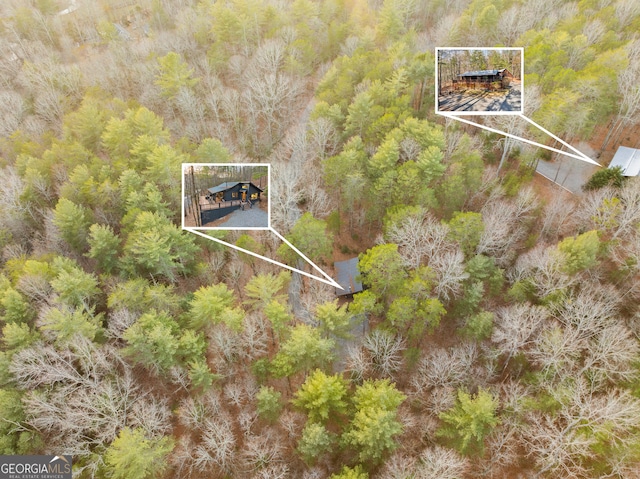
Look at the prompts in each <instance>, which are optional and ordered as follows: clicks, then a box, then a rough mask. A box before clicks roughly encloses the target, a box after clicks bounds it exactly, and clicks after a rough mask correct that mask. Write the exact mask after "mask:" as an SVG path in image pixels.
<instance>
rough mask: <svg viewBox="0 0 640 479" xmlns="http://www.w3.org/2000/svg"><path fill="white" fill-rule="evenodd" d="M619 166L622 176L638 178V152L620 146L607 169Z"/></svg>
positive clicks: (639, 164) (639, 163)
mask: <svg viewBox="0 0 640 479" xmlns="http://www.w3.org/2000/svg"><path fill="white" fill-rule="evenodd" d="M616 166H619V167H620V168H622V174H623V175H624V176H638V175H639V174H640V150H637V149H635V148H629V147H628V146H621V147H619V148H618V151H616V154H615V155H614V156H613V159H612V160H611V163H609V168H614V167H616Z"/></svg>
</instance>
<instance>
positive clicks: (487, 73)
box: [458, 68, 506, 77]
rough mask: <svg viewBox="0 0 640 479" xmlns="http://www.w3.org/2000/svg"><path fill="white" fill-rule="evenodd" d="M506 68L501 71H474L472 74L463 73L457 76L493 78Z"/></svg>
mask: <svg viewBox="0 0 640 479" xmlns="http://www.w3.org/2000/svg"><path fill="white" fill-rule="evenodd" d="M505 70H506V68H503V69H502V70H476V71H472V72H464V73H461V74H460V75H458V76H459V77H483V76H495V75H497V74H498V73H502V72H503V71H505Z"/></svg>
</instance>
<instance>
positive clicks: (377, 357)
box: [363, 329, 405, 377]
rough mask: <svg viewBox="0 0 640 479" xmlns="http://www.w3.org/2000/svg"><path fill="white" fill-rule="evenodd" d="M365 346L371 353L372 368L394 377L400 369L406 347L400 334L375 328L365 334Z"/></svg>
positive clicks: (384, 375)
mask: <svg viewBox="0 0 640 479" xmlns="http://www.w3.org/2000/svg"><path fill="white" fill-rule="evenodd" d="M363 347H364V348H365V350H367V351H368V352H369V354H370V361H371V367H372V369H373V370H374V371H376V372H377V373H378V374H380V375H381V376H382V377H393V376H394V374H395V373H397V372H398V371H399V370H400V367H401V366H402V351H404V349H405V346H404V341H403V339H402V338H401V337H400V336H394V335H393V334H391V333H389V332H387V331H383V330H380V329H375V330H373V331H371V332H370V333H369V334H367V335H366V336H365V338H364V341H363Z"/></svg>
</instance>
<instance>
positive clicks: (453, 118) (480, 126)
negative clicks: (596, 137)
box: [440, 113, 601, 166]
mask: <svg viewBox="0 0 640 479" xmlns="http://www.w3.org/2000/svg"><path fill="white" fill-rule="evenodd" d="M440 115H442V116H444V117H446V118H451V119H452V120H456V121H461V122H462V123H466V124H468V125H472V126H477V127H478V128H482V129H484V130H488V131H490V132H492V133H497V134H498V135H504V136H508V137H509V138H514V139H516V140H519V141H522V142H524V143H528V144H530V145H533V146H537V147H539V148H544V149H546V150H550V151H554V152H556V153H559V154H561V155H565V156H570V157H571V158H575V159H576V160H580V161H586V162H587V163H592V164H594V165H598V166H601V165H600V164H599V163H596V162H595V161H593V160H592V159H590V158H589V157H588V156H586V155H585V154H584V153H581V152H579V151H578V150H575V148H573V147H572V146H570V145H567V144H566V143H565V142H564V141H562V140H560V139H559V138H557V137H556V136H555V135H551V133H549V132H548V131H546V130H544V129H543V128H541V127H540V126H539V125H535V126H537V127H538V128H540V129H541V130H542V131H544V132H545V133H548V134H549V135H551V136H552V137H553V138H556V139H557V140H559V141H560V142H561V143H563V144H564V145H567V146H569V147H570V148H571V149H572V150H574V151H578V153H580V155H581V156H578V155H574V154H573V153H569V152H566V151H562V150H558V149H557V148H553V147H551V146H547V145H543V144H542V143H538V142H535V141H532V140H527V139H526V138H522V137H521V136H517V135H512V134H511V133H507V132H505V131H501V130H497V129H495V128H491V127H489V126H486V125H482V124H480V123H476V122H474V121H470V120H465V119H462V118H460V115H448V114H446V113H440ZM517 116H520V117H522V118H524V119H526V120H528V118H527V117H526V116H524V115H517Z"/></svg>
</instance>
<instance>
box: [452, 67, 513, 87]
mask: <svg viewBox="0 0 640 479" xmlns="http://www.w3.org/2000/svg"><path fill="white" fill-rule="evenodd" d="M512 79H513V74H512V73H511V72H510V71H509V70H507V69H506V68H502V69H500V70H475V71H470V72H464V73H461V74H459V75H458V76H457V78H456V80H454V81H455V82H457V83H459V84H463V85H464V86H465V87H466V88H469V89H471V88H475V89H485V90H491V89H497V88H507V87H508V86H509V85H510V84H511V80H512Z"/></svg>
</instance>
